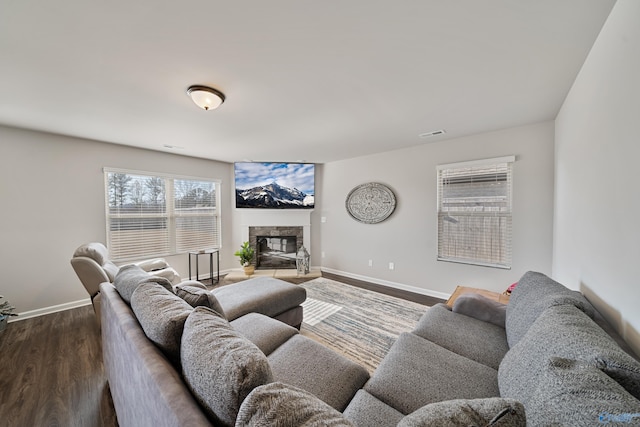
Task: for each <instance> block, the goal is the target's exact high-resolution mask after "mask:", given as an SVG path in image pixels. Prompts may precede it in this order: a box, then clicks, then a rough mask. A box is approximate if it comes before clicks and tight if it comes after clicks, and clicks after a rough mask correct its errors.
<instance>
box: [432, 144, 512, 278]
mask: <svg viewBox="0 0 640 427" xmlns="http://www.w3.org/2000/svg"><path fill="white" fill-rule="evenodd" d="M515 161H516V157H515V156H504V157H496V158H490V159H481V160H472V161H468V162H458V163H449V164H442V165H438V166H437V167H436V171H437V178H436V182H437V186H436V193H437V205H436V216H437V248H436V251H437V254H436V260H437V261H444V262H454V263H460V264H469V265H477V266H483V267H493V268H499V269H507V270H508V269H511V265H512V263H513V165H514V163H515ZM503 168H504V172H502V170H503ZM490 169H495V170H496V171H495V172H487V171H488V170H490ZM465 170H468V171H469V173H467V174H465V173H464V172H463V171H465ZM445 171H447V172H448V173H449V175H453V176H456V178H454V179H456V180H459V182H460V183H463V184H468V183H478V182H483V180H482V179H478V177H481V176H482V175H483V174H491V173H493V175H494V176H495V177H496V178H495V179H494V180H495V182H498V181H500V180H501V179H498V178H497V177H498V176H499V175H502V174H503V173H506V176H505V180H504V181H505V185H506V190H505V193H506V194H505V196H506V200H505V202H504V206H499V202H498V200H499V197H498V196H497V195H494V196H492V197H487V196H484V197H481V198H484V199H485V200H484V201H483V202H481V203H480V204H476V207H474V208H471V207H470V206H468V207H466V210H450V209H451V208H449V209H445V207H444V205H443V203H444V194H443V193H444V191H445V190H444V185H445V184H443V179H445V178H443V175H444V174H445V173H444V172H445ZM478 171H480V172H478ZM447 179H451V178H450V177H447ZM474 179H475V181H474ZM467 190H469V188H467ZM476 197H480V195H478V196H476ZM465 198H466V199H467V200H466V203H467V204H470V202H469V199H471V197H469V196H465V197H460V200H464V199H465ZM491 198H493V200H487V199H491ZM454 200H455V198H452V203H453V201H454ZM462 204H464V203H462ZM492 204H493V205H498V207H490V205H492ZM480 207H481V208H482V210H480V209H479V208H480ZM462 209H465V208H462ZM487 209H489V210H487ZM451 214H455V215H458V217H463V218H465V219H466V220H467V223H468V224H470V223H471V221H472V219H473V218H475V219H478V218H482V219H485V220H486V219H487V218H490V219H493V222H494V223H497V225H496V226H495V227H493V228H492V230H493V233H494V235H496V233H497V235H498V236H500V242H499V248H498V250H497V252H498V255H494V254H493V253H491V255H489V256H483V255H481V254H482V253H484V252H486V249H479V248H475V249H470V250H466V248H465V249H463V250H461V252H463V253H464V252H473V251H474V250H475V257H472V255H461V256H453V255H452V254H451V252H452V250H451V249H449V251H448V252H447V248H446V246H447V244H449V245H451V244H452V243H451V241H452V240H455V238H456V237H458V238H461V239H462V241H463V245H469V244H470V242H471V243H473V244H478V246H479V243H478V242H480V241H485V240H486V239H487V236H488V235H489V234H491V233H487V232H478V231H474V230H473V229H471V231H469V233H465V232H464V230H463V232H462V233H459V234H455V233H454V232H451V233H448V234H446V231H445V230H446V229H447V227H449V228H450V227H451V226H448V225H445V224H444V223H445V222H447V221H449V222H451V223H452V224H456V225H457V224H458V221H459V218H455V217H452V215H451ZM445 217H448V218H452V219H451V220H447V219H446V218H445ZM503 220H504V222H503ZM503 227H504V232H503V230H502V228H503ZM447 237H449V240H448V242H446V243H445V240H446V239H447ZM489 240H491V239H489ZM491 241H492V242H493V241H494V240H491ZM488 252H493V249H491V250H489V251H488Z"/></svg>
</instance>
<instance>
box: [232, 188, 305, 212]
mask: <svg viewBox="0 0 640 427" xmlns="http://www.w3.org/2000/svg"><path fill="white" fill-rule="evenodd" d="M313 206H314V196H313V195H312V194H305V193H304V192H302V191H300V190H298V189H297V188H289V187H284V186H282V185H279V184H278V183H276V182H272V183H271V184H268V185H261V186H258V187H254V188H249V189H245V190H241V189H237V190H236V207H238V208H265V209H291V208H294V209H312V208H313Z"/></svg>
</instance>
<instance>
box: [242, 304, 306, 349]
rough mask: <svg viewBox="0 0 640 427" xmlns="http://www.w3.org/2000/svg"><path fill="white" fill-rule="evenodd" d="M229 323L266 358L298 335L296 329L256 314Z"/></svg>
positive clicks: (246, 315)
mask: <svg viewBox="0 0 640 427" xmlns="http://www.w3.org/2000/svg"><path fill="white" fill-rule="evenodd" d="M230 323H231V327H233V329H235V330H236V331H238V332H240V333H241V334H242V335H243V336H244V337H245V338H247V339H248V340H249V341H251V342H252V343H254V344H255V345H257V346H258V348H259V349H260V350H261V351H262V352H263V353H264V354H266V355H267V356H268V355H270V354H271V353H273V351H274V350H275V349H276V348H278V347H280V346H281V345H282V344H283V343H285V342H286V341H287V340H288V339H289V338H291V337H292V336H294V335H296V334H297V333H298V330H297V329H296V328H294V327H292V326H289V325H287V324H285V323H282V322H280V321H279V320H275V319H272V318H271V317H267V316H265V315H264V314H258V313H249V314H245V315H244V316H240V317H238V318H237V319H235V320H232V321H231V322H230Z"/></svg>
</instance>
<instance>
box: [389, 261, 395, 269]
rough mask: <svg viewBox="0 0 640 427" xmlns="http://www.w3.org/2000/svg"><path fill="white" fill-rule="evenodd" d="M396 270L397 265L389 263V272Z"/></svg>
mask: <svg viewBox="0 0 640 427" xmlns="http://www.w3.org/2000/svg"><path fill="white" fill-rule="evenodd" d="M395 268H396V265H395V264H394V263H392V262H390V263H389V270H394V269H395Z"/></svg>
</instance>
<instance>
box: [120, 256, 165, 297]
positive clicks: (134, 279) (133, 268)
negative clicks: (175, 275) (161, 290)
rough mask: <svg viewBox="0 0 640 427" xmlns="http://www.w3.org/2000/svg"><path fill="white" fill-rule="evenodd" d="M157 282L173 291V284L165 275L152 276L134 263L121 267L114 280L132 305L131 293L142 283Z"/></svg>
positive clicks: (121, 293) (122, 294)
mask: <svg viewBox="0 0 640 427" xmlns="http://www.w3.org/2000/svg"><path fill="white" fill-rule="evenodd" d="M148 282H155V283H158V284H159V285H161V286H163V287H165V288H166V289H167V290H169V291H171V292H173V285H172V284H171V282H169V281H168V280H167V279H165V278H164V277H157V276H152V275H151V274H149V273H147V272H146V271H144V270H143V269H142V268H140V267H138V266H137V265H134V264H129V265H125V266H122V267H120V271H118V274H116V277H115V279H114V280H113V286H115V287H116V290H117V291H118V293H119V294H120V296H121V297H122V299H123V300H125V302H126V303H127V304H129V305H131V295H133V291H135V290H136V288H137V287H138V286H140V285H141V284H142V283H148Z"/></svg>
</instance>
